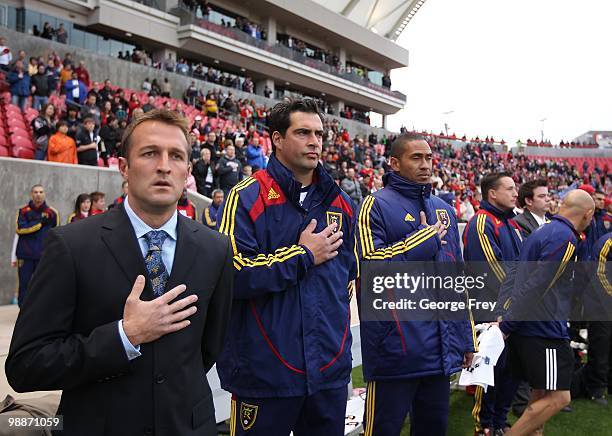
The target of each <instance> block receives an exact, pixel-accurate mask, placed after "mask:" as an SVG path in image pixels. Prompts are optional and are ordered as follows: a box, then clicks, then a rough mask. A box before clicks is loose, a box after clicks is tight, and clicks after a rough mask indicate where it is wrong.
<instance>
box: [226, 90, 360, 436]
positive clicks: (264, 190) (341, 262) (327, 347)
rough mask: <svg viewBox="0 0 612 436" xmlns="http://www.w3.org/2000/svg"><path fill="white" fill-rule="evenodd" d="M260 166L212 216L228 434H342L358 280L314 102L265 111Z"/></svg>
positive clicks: (350, 218) (347, 212) (345, 213)
mask: <svg viewBox="0 0 612 436" xmlns="http://www.w3.org/2000/svg"><path fill="white" fill-rule="evenodd" d="M270 133H271V138H272V142H273V145H274V153H273V154H272V156H271V157H270V161H269V163H268V166H267V169H265V170H260V171H258V172H257V173H255V175H254V176H253V177H250V178H248V179H245V180H243V181H242V182H240V183H238V184H237V185H236V186H235V187H234V188H233V189H232V190H231V191H230V193H229V196H228V198H227V199H226V201H225V204H224V206H223V208H222V210H220V211H219V215H218V217H219V219H218V221H219V223H220V227H219V231H220V232H222V233H225V234H226V235H228V236H229V237H230V239H231V241H232V246H233V250H234V267H235V270H236V275H235V282H234V283H235V286H234V302H233V307H232V318H231V321H230V325H229V333H228V336H227V344H226V347H225V349H224V351H223V353H222V355H221V357H220V358H219V359H218V363H217V369H218V372H219V377H220V379H221V386H222V387H223V388H224V389H226V390H227V391H229V392H231V393H232V394H233V398H232V404H231V419H230V427H231V428H230V430H231V432H232V434H233V435H242V434H248V435H265V436H269V435H273V436H276V435H289V433H290V432H291V431H293V434H294V435H297V436H300V435H315V436H317V435H320V436H340V435H343V434H344V416H345V411H346V401H347V385H348V382H349V377H350V372H351V341H352V339H351V333H350V308H349V302H350V297H351V295H352V289H353V286H354V279H355V278H356V273H357V262H356V258H355V253H354V235H353V228H354V222H355V212H354V205H353V203H352V202H351V200H350V198H349V197H348V196H347V195H346V194H345V193H344V192H342V191H341V190H340V188H339V187H338V185H336V183H335V182H334V180H333V179H332V177H331V176H330V175H329V174H327V172H325V170H324V169H323V166H322V165H321V164H320V163H319V158H320V154H321V150H322V135H323V118H322V115H321V114H320V112H319V108H318V107H317V105H316V103H315V102H314V101H313V100H310V99H303V100H296V101H293V102H289V103H287V102H283V103H278V104H277V105H276V106H275V107H274V108H273V109H272V112H271V113H270Z"/></svg>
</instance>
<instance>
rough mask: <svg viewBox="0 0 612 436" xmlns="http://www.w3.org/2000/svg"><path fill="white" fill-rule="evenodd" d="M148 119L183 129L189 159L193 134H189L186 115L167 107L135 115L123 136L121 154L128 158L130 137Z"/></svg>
mask: <svg viewBox="0 0 612 436" xmlns="http://www.w3.org/2000/svg"><path fill="white" fill-rule="evenodd" d="M147 121H159V122H160V123H164V124H168V125H170V126H175V127H178V128H179V129H181V131H182V132H183V135H184V136H185V140H186V141H187V160H189V158H190V156H191V143H192V139H191V135H190V134H189V124H188V122H187V120H186V119H185V117H183V116H181V115H179V113H178V112H175V111H171V110H167V109H153V110H152V111H149V112H146V113H144V114H143V115H141V116H139V117H135V118H134V119H133V120H132V122H131V123H130V124H128V126H127V127H126V128H125V132H123V137H122V138H121V156H122V157H124V158H126V159H127V158H128V155H129V152H130V145H131V144H130V138H131V137H132V133H134V129H135V128H136V127H138V126H139V125H141V124H142V123H145V122H147Z"/></svg>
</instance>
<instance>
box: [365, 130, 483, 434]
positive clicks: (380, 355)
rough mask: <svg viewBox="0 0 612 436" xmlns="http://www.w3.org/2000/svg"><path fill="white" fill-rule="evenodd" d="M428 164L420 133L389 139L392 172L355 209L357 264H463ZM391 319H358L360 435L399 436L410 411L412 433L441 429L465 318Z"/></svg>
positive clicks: (465, 341)
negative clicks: (362, 387)
mask: <svg viewBox="0 0 612 436" xmlns="http://www.w3.org/2000/svg"><path fill="white" fill-rule="evenodd" d="M431 167H432V152H431V149H430V147H429V145H428V144H427V142H426V141H425V140H424V138H423V137H421V136H420V135H414V134H407V135H403V136H401V137H399V138H398V139H397V140H396V141H395V142H394V143H393V144H392V147H391V168H392V169H393V172H391V173H388V174H387V175H386V176H385V188H384V189H382V190H380V191H377V192H376V193H374V194H372V195H370V196H368V197H366V199H365V200H364V201H363V204H362V206H361V209H360V213H359V217H358V223H357V230H356V234H357V249H358V252H359V258H360V260H361V261H364V262H367V261H376V260H379V261H391V262H402V261H404V262H407V261H423V262H427V261H429V262H461V261H462V259H461V248H460V244H459V231H458V228H457V220H456V217H455V213H454V210H453V208H452V207H451V206H449V205H448V204H447V203H445V202H444V201H443V200H441V199H440V198H438V197H436V196H435V195H432V193H431V183H430V180H431ZM428 223H435V224H433V225H428ZM360 292H365V290H364V289H361V290H360ZM358 301H359V300H358ZM364 301H365V300H364ZM360 309H361V313H362V314H363V313H364V308H363V307H362V306H360ZM395 319H396V321H395V322H393V321H374V320H369V321H368V320H364V319H362V320H361V323H360V330H361V349H362V358H363V371H364V379H365V380H366V381H367V382H368V385H367V399H366V411H365V416H364V429H365V435H366V436H371V435H378V436H394V435H399V434H400V432H401V429H402V426H403V424H404V419H405V417H406V414H408V413H410V425H411V434H413V435H417V436H418V435H443V434H446V428H447V420H448V409H449V395H450V392H449V385H450V384H449V377H450V375H451V374H453V373H455V372H458V371H460V370H461V368H462V366H466V365H467V366H469V365H470V363H471V359H472V352H473V351H474V341H475V337H474V334H473V330H472V327H471V325H470V321H469V320H468V319H467V314H466V319H465V320H464V321H449V320H440V321H406V320H402V321H400V320H398V319H397V318H395Z"/></svg>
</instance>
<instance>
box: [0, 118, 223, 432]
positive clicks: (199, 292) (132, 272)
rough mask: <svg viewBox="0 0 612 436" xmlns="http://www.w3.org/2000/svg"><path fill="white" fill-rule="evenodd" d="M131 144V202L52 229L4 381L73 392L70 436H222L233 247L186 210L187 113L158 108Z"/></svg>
mask: <svg viewBox="0 0 612 436" xmlns="http://www.w3.org/2000/svg"><path fill="white" fill-rule="evenodd" d="M121 143H122V147H123V149H122V156H123V157H121V158H120V160H119V168H120V171H121V174H122V175H123V178H124V179H125V180H127V181H129V184H130V191H129V195H128V196H127V197H126V199H125V201H124V203H122V204H121V205H119V206H118V207H115V208H113V209H112V210H111V211H110V212H108V213H105V214H101V215H98V216H94V217H90V218H88V219H86V220H81V221H78V222H76V223H73V224H71V225H69V226H64V227H60V228H58V229H54V230H53V231H51V232H49V237H48V240H47V245H46V248H45V253H44V255H43V257H42V259H41V262H40V264H39V266H38V269H37V271H36V273H35V275H34V277H33V279H32V283H31V286H30V292H31V295H30V297H31V298H28V299H27V300H26V304H24V306H23V308H22V310H21V312H20V313H19V317H18V319H17V324H16V326H15V332H14V334H13V338H12V342H11V347H10V351H9V356H8V358H7V361H6V375H7V378H8V381H9V383H10V385H11V386H12V387H13V389H15V390H16V391H17V392H26V391H39V390H56V389H62V390H63V394H62V400H61V402H60V405H59V410H58V412H57V413H58V415H63V417H64V433H63V434H65V435H74V436H81V435H108V436H123V435H124V436H133V435H137V434H139V435H142V434H144V435H153V434H154V435H156V436H159V435H168V436H175V435H194V436H195V435H209V436H212V435H216V434H217V433H216V425H215V419H214V418H215V414H214V406H213V399H212V393H211V390H210V387H209V386H208V382H207V380H206V371H208V370H209V369H210V368H211V367H212V365H213V364H214V362H215V359H216V357H217V354H218V353H219V352H220V350H221V347H222V344H223V337H224V334H225V328H226V324H227V320H228V317H229V312H230V304H231V286H232V273H233V272H232V259H231V247H230V245H229V241H228V239H227V238H226V237H224V236H222V235H220V234H218V233H216V232H213V231H211V230H210V229H207V228H205V227H204V226H203V225H201V224H199V223H197V222H195V221H193V220H190V219H188V218H185V217H183V216H182V215H180V214H178V213H177V210H176V204H177V201H178V199H179V197H180V196H181V192H182V191H183V187H184V186H185V181H186V179H187V176H188V174H189V168H190V166H189V155H190V151H191V150H190V149H191V146H190V143H189V132H188V130H187V125H186V122H185V120H184V119H183V118H181V117H179V116H178V115H177V114H176V113H174V112H172V111H165V110H156V111H151V112H148V113H147V114H145V115H143V116H141V117H140V118H138V119H137V120H135V121H134V122H133V123H132V124H130V126H128V128H127V129H126V131H125V134H124V136H123V140H122V141H121ZM196 258H197V259H198V260H199V261H202V262H203V263H204V264H206V265H207V268H197V266H196V263H195V259H196Z"/></svg>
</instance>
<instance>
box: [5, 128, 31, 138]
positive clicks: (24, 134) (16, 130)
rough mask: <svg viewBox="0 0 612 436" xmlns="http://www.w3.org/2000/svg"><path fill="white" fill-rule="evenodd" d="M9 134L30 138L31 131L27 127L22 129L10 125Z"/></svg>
mask: <svg viewBox="0 0 612 436" xmlns="http://www.w3.org/2000/svg"><path fill="white" fill-rule="evenodd" d="M9 136H10V137H20V136H22V137H24V138H29V137H30V133H29V132H28V131H27V130H26V129H22V128H21V127H10V128H9Z"/></svg>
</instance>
